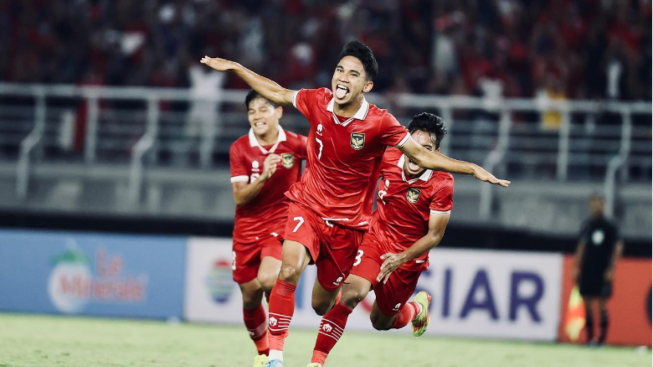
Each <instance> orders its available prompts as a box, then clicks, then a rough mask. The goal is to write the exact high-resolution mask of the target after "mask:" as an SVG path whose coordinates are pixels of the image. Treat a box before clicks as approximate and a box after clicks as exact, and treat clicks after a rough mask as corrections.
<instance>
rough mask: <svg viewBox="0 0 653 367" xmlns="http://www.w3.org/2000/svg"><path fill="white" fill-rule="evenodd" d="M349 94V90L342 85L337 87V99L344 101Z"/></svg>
mask: <svg viewBox="0 0 653 367" xmlns="http://www.w3.org/2000/svg"><path fill="white" fill-rule="evenodd" d="M348 93H349V88H347V87H345V86H344V85H340V84H337V85H336V98H338V99H343V98H345V97H346V96H347V94H348Z"/></svg>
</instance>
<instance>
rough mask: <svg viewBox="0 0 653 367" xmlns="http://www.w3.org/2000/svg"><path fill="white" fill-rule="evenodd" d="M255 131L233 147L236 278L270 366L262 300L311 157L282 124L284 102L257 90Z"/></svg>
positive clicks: (250, 108)
mask: <svg viewBox="0 0 653 367" xmlns="http://www.w3.org/2000/svg"><path fill="white" fill-rule="evenodd" d="M245 106H246V107H247V117H248V119H249V124H250V125H251V129H250V130H249V134H248V135H245V136H243V137H241V138H240V139H238V140H236V142H235V143H233V144H232V145H231V149H230V150H229V161H230V164H231V186H232V189H233V194H234V200H235V201H236V205H237V206H236V223H235V226H234V233H233V237H234V244H233V263H232V269H233V278H234V281H236V283H238V285H239V286H240V290H241V292H242V294H243V318H244V320H245V326H246V327H247V331H249V336H250V337H251V338H252V340H253V341H254V343H255V344H256V349H257V350H258V353H259V355H258V356H257V357H256V358H255V361H254V367H257V366H260V367H262V366H264V365H265V363H267V354H268V353H269V342H268V327H267V326H268V323H267V319H266V315H265V309H264V308H263V306H262V305H261V301H262V298H263V293H266V294H269V293H270V291H271V290H272V286H273V285H274V283H275V281H276V280H277V276H278V275H279V269H280V268H281V248H282V247H281V244H282V242H283V236H284V230H285V226H286V217H287V215H288V198H287V197H286V196H285V195H284V193H285V192H286V191H287V190H288V188H289V187H290V185H292V184H294V183H295V182H297V181H298V180H299V177H300V175H301V163H302V162H301V161H302V160H304V159H306V137H305V136H301V135H297V134H294V133H291V132H289V131H284V130H283V129H282V128H281V126H279V119H280V118H281V115H282V114H283V110H282V108H281V107H279V106H278V105H276V104H275V103H274V102H271V101H269V100H267V99H265V98H263V97H262V96H261V95H260V94H258V93H257V92H255V91H251V92H249V93H248V94H247V97H246V99H245Z"/></svg>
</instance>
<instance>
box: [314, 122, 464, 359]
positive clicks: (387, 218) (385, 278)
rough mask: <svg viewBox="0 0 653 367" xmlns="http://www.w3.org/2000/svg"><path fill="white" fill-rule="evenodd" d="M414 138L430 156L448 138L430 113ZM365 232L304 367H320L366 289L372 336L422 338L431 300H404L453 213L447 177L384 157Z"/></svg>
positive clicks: (389, 154)
mask: <svg viewBox="0 0 653 367" xmlns="http://www.w3.org/2000/svg"><path fill="white" fill-rule="evenodd" d="M408 130H409V131H410V134H411V136H412V138H413V139H414V140H415V141H417V143H419V144H420V145H422V146H423V147H424V148H425V149H427V150H429V151H438V150H439V149H440V143H441V142H442V139H443V138H444V136H445V134H446V132H447V131H446V128H445V127H444V122H443V121H442V120H441V119H440V118H439V117H437V116H435V115H433V114H430V113H422V114H419V115H417V116H415V117H413V119H412V120H411V121H410V123H409V124H408ZM376 202H377V210H376V212H374V216H373V217H372V222H371V224H370V231H369V233H367V234H366V235H365V239H364V240H363V244H362V245H361V247H360V249H359V250H358V255H357V256H356V261H355V262H354V267H353V269H352V271H351V275H350V276H349V277H348V278H347V281H346V284H345V286H343V288H342V291H341V292H342V298H341V300H340V301H339V302H338V303H337V304H336V305H335V306H334V307H333V308H332V309H331V310H330V311H329V312H328V313H327V314H326V315H325V316H324V317H323V318H322V323H321V324H320V329H319V332H318V335H317V341H316V343H315V349H314V350H313V358H311V364H309V367H321V366H323V365H324V361H325V360H326V357H327V355H328V354H329V352H330V351H331V349H332V348H333V347H334V346H335V344H336V343H337V342H338V339H340V337H341V336H342V333H343V332H344V329H345V325H346V324H347V318H348V317H349V314H351V312H352V310H353V309H354V308H355V307H356V306H357V305H358V303H359V302H361V301H362V300H363V299H365V297H366V296H367V294H368V293H369V291H370V289H374V293H375V294H376V301H375V302H374V306H373V307H372V313H371V315H370V319H371V320H372V325H374V328H375V329H377V330H389V329H400V328H403V327H404V326H406V325H408V323H410V322H412V324H413V334H414V335H415V336H421V335H422V334H423V333H424V332H425V331H426V327H427V326H428V322H429V317H428V306H429V303H430V300H431V297H430V296H429V295H428V294H427V293H426V292H420V293H418V294H417V296H415V302H408V303H406V301H408V299H409V298H410V296H411V295H412V294H413V292H414V291H415V287H417V280H418V279H419V276H420V274H421V273H422V271H424V270H426V269H427V268H428V253H429V250H431V249H432V248H434V247H436V246H437V245H438V244H439V243H440V240H442V236H444V230H445V228H446V227H447V223H449V215H450V214H451V209H452V207H453V176H451V174H449V173H446V172H437V171H432V170H428V169H423V168H421V167H419V166H418V165H417V164H415V162H414V161H412V160H411V159H410V158H407V157H406V156H405V155H403V154H402V153H401V152H400V151H399V150H398V149H389V150H388V151H386V153H385V154H384V156H383V163H382V165H381V183H380V185H379V192H378V196H377V199H376Z"/></svg>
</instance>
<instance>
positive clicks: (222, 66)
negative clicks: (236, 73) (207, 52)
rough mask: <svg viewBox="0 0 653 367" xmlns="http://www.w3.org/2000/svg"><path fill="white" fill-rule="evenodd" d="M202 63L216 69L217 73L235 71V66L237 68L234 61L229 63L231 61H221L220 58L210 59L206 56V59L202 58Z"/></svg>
mask: <svg viewBox="0 0 653 367" xmlns="http://www.w3.org/2000/svg"><path fill="white" fill-rule="evenodd" d="M200 62H201V63H202V64H206V65H208V66H210V67H212V68H213V69H215V70H217V71H229V70H233V69H234V66H235V64H236V63H235V62H233V61H229V60H225V59H221V58H219V57H213V58H211V57H208V56H204V57H203V58H202V60H200Z"/></svg>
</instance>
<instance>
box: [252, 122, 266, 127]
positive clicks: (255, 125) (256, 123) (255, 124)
mask: <svg viewBox="0 0 653 367" xmlns="http://www.w3.org/2000/svg"><path fill="white" fill-rule="evenodd" d="M265 125H266V124H265V122H255V123H254V127H259V126H265Z"/></svg>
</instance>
